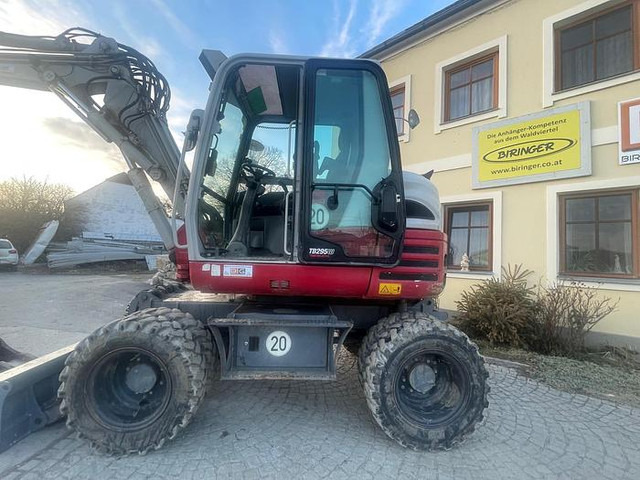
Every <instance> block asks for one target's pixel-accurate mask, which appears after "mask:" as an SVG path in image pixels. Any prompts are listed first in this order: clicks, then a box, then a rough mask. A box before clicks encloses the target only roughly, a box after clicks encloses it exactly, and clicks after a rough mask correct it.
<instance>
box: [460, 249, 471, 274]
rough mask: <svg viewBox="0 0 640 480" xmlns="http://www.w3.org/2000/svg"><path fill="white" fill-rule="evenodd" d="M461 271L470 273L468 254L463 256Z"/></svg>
mask: <svg viewBox="0 0 640 480" xmlns="http://www.w3.org/2000/svg"><path fill="white" fill-rule="evenodd" d="M460 271H462V272H468V271H469V255H467V254H466V253H463V254H462V260H460Z"/></svg>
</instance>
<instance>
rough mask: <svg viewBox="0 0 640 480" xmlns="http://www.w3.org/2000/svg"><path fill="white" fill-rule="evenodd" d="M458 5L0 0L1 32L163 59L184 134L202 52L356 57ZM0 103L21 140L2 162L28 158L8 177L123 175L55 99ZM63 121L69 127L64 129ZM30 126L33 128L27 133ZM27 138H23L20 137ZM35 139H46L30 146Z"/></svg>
mask: <svg viewBox="0 0 640 480" xmlns="http://www.w3.org/2000/svg"><path fill="white" fill-rule="evenodd" d="M450 3H452V0H433V1H426V0H379V1H374V0H341V1H338V0H334V1H331V0H324V1H320V0H317V1H316V0H308V1H303V0H298V1H293V0H280V1H277V0H272V1H258V0H235V1H228V0H227V1H223V0H193V1H189V0H183V1H178V0H110V1H97V0H84V1H80V0H46V1H45V0H42V1H40V0H0V31H6V32H11V33H22V34H28V35H56V34H58V33H60V32H61V31H63V30H64V29H66V28H69V27H73V26H82V27H85V28H89V29H91V30H95V31H98V32H99V33H102V34H104V35H106V36H110V37H113V38H115V39H116V40H117V41H119V42H120V43H124V44H127V45H130V46H132V47H134V48H136V49H138V50H139V51H141V52H142V53H144V54H145V55H147V56H148V57H149V58H151V60H153V61H154V62H155V64H156V66H157V67H158V69H159V70H160V71H161V72H162V73H163V74H164V75H165V76H166V77H167V79H168V81H169V84H170V85H171V88H172V92H173V96H172V104H171V105H172V108H171V110H170V111H169V114H168V119H169V123H170V126H171V128H172V131H173V132H174V133H175V134H176V136H179V132H180V131H181V130H182V128H183V127H184V125H185V124H186V121H187V120H188V116H189V113H190V111H191V110H192V109H193V108H202V107H204V104H205V101H206V96H207V87H208V83H209V78H208V77H207V75H206V73H205V72H204V70H203V69H202V67H201V65H200V63H199V61H198V55H199V53H200V51H201V50H202V49H203V48H212V49H219V50H222V51H223V52H224V53H225V54H227V55H232V54H235V53H240V52H261V53H285V54H301V55H322V56H339V57H353V56H357V55H359V54H360V53H362V52H364V51H366V50H367V49H368V48H370V47H372V46H374V45H376V44H377V43H380V42H381V41H383V40H385V39H387V38H389V37H390V36H392V35H394V34H396V33H398V32H399V31H401V30H403V29H404V28H407V27H408V26H410V25H413V24H414V23H416V22H418V21H420V20H422V19H423V18H425V17H426V16H428V15H430V14H432V13H434V12H435V11H437V10H440V9H441V8H443V7H445V6H446V5H448V4H450ZM0 105H2V106H3V108H2V111H0V132H2V133H0V135H2V136H5V138H6V139H13V140H14V141H13V142H0V158H13V157H15V156H16V155H19V156H20V157H21V159H22V161H21V162H18V163H17V164H16V163H12V164H11V165H9V163H5V162H4V161H3V162H2V163H3V164H5V165H3V167H4V168H2V169H0V180H2V179H5V178H7V177H11V176H22V174H26V175H35V176H38V177H42V178H48V179H49V180H50V181H54V182H61V181H64V182H65V183H68V184H70V185H71V186H72V187H73V188H74V189H76V190H78V191H81V190H83V189H86V188H89V187H90V186H92V185H93V184H95V183H97V182H98V181H100V180H102V179H104V178H106V177H107V176H109V175H111V174H115V173H118V172H119V171H123V169H124V165H123V164H122V162H121V161H120V160H119V155H118V152H117V151H116V150H115V149H114V148H113V147H109V146H107V145H106V144H104V145H102V144H101V143H100V142H101V140H100V139H99V138H97V136H96V138H93V137H92V136H91V135H92V134H91V133H90V132H89V133H87V132H86V131H85V130H84V129H83V126H82V125H79V122H78V121H77V119H76V118H75V117H74V116H73V114H72V113H70V112H68V111H67V110H66V107H65V106H64V105H62V103H61V102H59V100H57V99H56V98H55V97H54V96H53V95H51V94H49V93H40V92H33V91H24V90H19V89H15V88H9V87H0ZM65 121H68V122H71V123H70V124H66V125H64V127H63V128H60V126H61V124H62V123H65ZM25 122H26V124H29V125H30V128H29V133H28V136H27V134H26V133H25V131H24V125H25ZM18 125H22V129H19V128H18ZM74 132H75V134H74ZM81 132H82V133H83V134H82V135H80V133H81ZM21 136H22V137H24V139H25V141H24V142H20V141H16V139H19V138H21ZM34 137H37V138H38V139H39V140H40V141H39V142H37V144H30V143H32V142H33V139H34ZM71 137H73V138H71ZM7 143H11V145H7ZM45 157H46V161H44V160H43V158H45ZM92 162H94V164H92Z"/></svg>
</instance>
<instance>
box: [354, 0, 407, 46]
mask: <svg viewBox="0 0 640 480" xmlns="http://www.w3.org/2000/svg"><path fill="white" fill-rule="evenodd" d="M405 4H406V0H378V1H376V2H374V4H373V8H372V9H371V12H370V13H369V18H368V20H367V23H366V26H365V28H364V29H363V33H364V34H365V35H366V37H367V47H372V46H373V45H374V44H375V43H376V41H377V40H378V39H379V38H380V34H381V33H382V31H383V30H384V28H385V27H386V26H387V23H389V21H390V20H391V19H393V17H395V16H396V15H398V14H399V13H400V11H401V10H402V9H403V7H404V6H405Z"/></svg>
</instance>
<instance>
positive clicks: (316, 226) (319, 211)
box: [311, 203, 329, 230]
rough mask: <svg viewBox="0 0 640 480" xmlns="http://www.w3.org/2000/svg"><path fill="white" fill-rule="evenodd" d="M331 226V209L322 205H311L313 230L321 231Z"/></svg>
mask: <svg viewBox="0 0 640 480" xmlns="http://www.w3.org/2000/svg"><path fill="white" fill-rule="evenodd" d="M328 224H329V209H328V208H327V207H325V206H324V205H322V204H321V203H314V204H313V205H311V230H321V229H323V228H325V227H326V226H327V225H328Z"/></svg>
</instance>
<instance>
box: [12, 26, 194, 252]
mask: <svg viewBox="0 0 640 480" xmlns="http://www.w3.org/2000/svg"><path fill="white" fill-rule="evenodd" d="M0 85H7V86H12V87H19V88H28V89H34V90H45V91H46V90H49V91H51V92H53V93H55V94H56V95H57V96H58V97H59V98H60V99H61V100H62V101H64V102H65V103H66V104H67V106H69V107H70V108H71V109H72V110H73V111H74V112H75V113H76V114H78V116H79V117H80V118H81V119H82V120H83V121H84V122H86V123H87V124H88V125H89V126H91V127H92V128H93V129H94V130H95V131H96V132H97V133H98V134H99V135H100V136H101V137H102V138H103V139H104V140H105V141H107V142H110V143H111V142H112V143H115V144H116V145H117V146H118V148H119V149H120V151H121V152H122V155H123V157H124V159H125V161H126V162H127V165H128V167H129V172H128V174H129V178H130V179H131V181H132V184H133V185H134V187H135V188H136V190H137V191H138V193H139V195H140V197H141V199H142V201H143V203H144V204H145V207H146V209H147V211H148V212H149V215H150V216H151V218H152V220H153V222H154V224H155V225H156V228H157V229H158V232H159V233H160V235H161V236H162V238H163V241H164V243H165V245H166V246H167V248H171V247H172V246H173V237H174V235H173V232H172V228H171V225H170V223H169V221H168V220H167V218H166V215H165V214H164V210H163V209H162V206H161V203H160V201H159V199H158V198H157V197H156V196H155V194H153V192H152V190H151V186H150V184H149V181H148V180H147V178H146V176H145V175H144V174H143V172H142V171H144V172H146V174H147V175H148V176H149V177H150V178H151V179H152V180H155V181H157V182H158V183H159V184H160V185H161V186H162V188H163V189H164V191H165V193H166V194H167V196H168V197H169V198H173V197H174V190H175V187H176V178H177V172H178V165H179V160H180V151H179V149H178V147H177V145H176V143H175V141H174V139H173V137H172V135H171V132H170V131H169V128H168V126H167V119H166V113H167V110H168V109H169V102H170V99H171V91H170V89H169V84H168V83H167V81H166V79H165V78H164V76H163V75H162V74H161V73H160V72H158V70H157V69H156V67H155V65H154V64H153V62H152V61H151V60H149V59H148V58H147V57H145V56H144V55H142V54H141V53H140V52H138V51H136V50H134V49H133V48H131V47H128V46H125V45H122V44H119V43H118V42H116V41H115V40H114V39H112V38H108V37H104V36H102V35H99V34H97V33H95V32H91V31H89V30H85V29H82V28H73V29H69V30H66V31H65V32H63V33H61V34H60V35H58V36H57V37H33V36H25V35H15V34H10V33H5V32H0ZM183 178H184V177H183ZM186 178H188V175H187V176H186ZM185 191H186V190H185V189H184V188H179V189H178V192H179V193H180V195H178V196H177V199H176V205H174V210H175V211H176V212H177V213H178V214H181V213H182V210H183V200H184V192H185Z"/></svg>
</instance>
